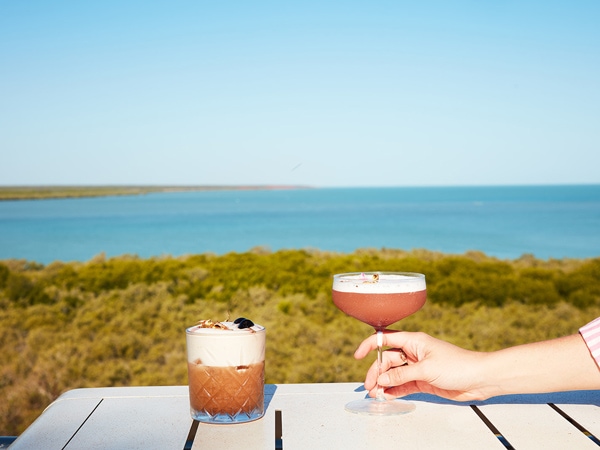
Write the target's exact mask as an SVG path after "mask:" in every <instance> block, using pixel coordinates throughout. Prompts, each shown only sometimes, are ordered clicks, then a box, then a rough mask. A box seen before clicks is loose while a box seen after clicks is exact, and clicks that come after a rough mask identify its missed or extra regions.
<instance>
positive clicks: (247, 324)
mask: <svg viewBox="0 0 600 450" xmlns="http://www.w3.org/2000/svg"><path fill="white" fill-rule="evenodd" d="M253 326H254V322H252V321H251V320H250V319H243V320H242V321H241V322H240V323H238V328H239V329H243V328H250V327H253Z"/></svg>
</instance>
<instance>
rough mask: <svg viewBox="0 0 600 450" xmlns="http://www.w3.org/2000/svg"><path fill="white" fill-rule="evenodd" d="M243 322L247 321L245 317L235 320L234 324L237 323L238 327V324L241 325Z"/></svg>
mask: <svg viewBox="0 0 600 450" xmlns="http://www.w3.org/2000/svg"><path fill="white" fill-rule="evenodd" d="M243 320H246V318H245V317H238V318H237V319H235V320H234V321H233V323H235V324H236V325H237V324H239V323H241V322H242V321H243Z"/></svg>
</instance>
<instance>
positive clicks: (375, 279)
mask: <svg viewBox="0 0 600 450" xmlns="http://www.w3.org/2000/svg"><path fill="white" fill-rule="evenodd" d="M360 276H361V278H362V279H363V280H364V281H363V283H377V282H378V281H379V274H378V273H374V274H373V275H371V278H370V279H369V278H367V277H366V276H365V274H364V273H361V274H360Z"/></svg>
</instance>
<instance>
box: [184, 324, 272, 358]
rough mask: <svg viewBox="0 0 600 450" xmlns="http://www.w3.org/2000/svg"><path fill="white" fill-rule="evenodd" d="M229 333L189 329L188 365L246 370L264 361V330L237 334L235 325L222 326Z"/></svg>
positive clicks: (196, 328)
mask: <svg viewBox="0 0 600 450" xmlns="http://www.w3.org/2000/svg"><path fill="white" fill-rule="evenodd" d="M222 323H223V324H224V325H227V326H228V327H229V328H232V329H228V330H220V329H217V328H200V327H198V326H194V327H190V328H188V329H187V330H186V342H187V357H188V361H189V362H197V361H198V360H200V361H201V362H202V364H203V365H205V366H216V367H229V366H247V365H250V364H256V363H259V362H262V361H264V360H265V335H266V332H265V328H264V327H263V326H260V325H254V326H253V327H252V328H251V329H250V328H247V329H242V330H238V329H236V328H234V327H236V325H234V324H233V323H232V322H222Z"/></svg>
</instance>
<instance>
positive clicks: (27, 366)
mask: <svg viewBox="0 0 600 450" xmlns="http://www.w3.org/2000/svg"><path fill="white" fill-rule="evenodd" d="M363 270H386V271H394V270H402V271H413V272H422V273H424V274H425V275H426V278H427V287H428V301H427V304H426V305H425V307H424V308H423V309H422V310H421V311H419V312H417V313H416V314H414V315H413V316H411V317H409V318H407V319H406V320H404V321H402V322H399V323H397V324H395V326H393V327H391V328H396V329H400V328H401V329H405V330H421V331H425V332H427V333H430V334H432V335H434V336H437V337H439V338H442V339H446V340H449V341H451V342H454V343H456V344H458V345H461V346H464V347H467V348H471V349H476V350H482V351H490V350H494V349H499V348H502V347H505V346H509V345H515V344H520V343H525V342H532V341H537V340H542V339H549V338H553V337H558V336H562V335H565V334H570V333H575V332H577V329H578V327H579V326H581V325H583V324H584V323H586V322H588V321H590V320H592V319H593V318H595V317H597V316H599V315H600V258H596V259H585V260H568V259H565V260H538V259H536V258H534V257H532V256H530V255H525V256H523V257H521V258H518V259H515V260H500V259H496V258H492V257H489V256H486V255H484V254H482V253H478V252H470V253H466V254H464V255H447V254H440V253H433V252H428V251H424V250H414V251H401V250H388V249H382V250H371V249H364V250H359V251H356V252H353V253H349V254H341V253H326V252H320V251H316V250H315V251H311V250H282V251H277V252H271V251H269V250H267V249H264V248H257V249H254V250H252V251H249V252H246V253H229V254H226V255H222V256H217V255H213V254H199V255H190V256H186V257H177V258H176V257H161V258H149V259H141V258H138V257H136V256H127V255H125V256H121V257H117V258H106V257H104V256H103V255H99V256H97V257H95V258H94V259H92V260H90V261H87V262H73V263H62V262H54V263H52V264H48V265H42V264H38V263H35V262H31V261H22V260H6V261H0V350H1V355H2V364H1V365H0V398H1V399H2V401H1V402H0V434H4V435H14V434H19V433H21V432H22V431H23V430H24V429H25V428H26V427H27V426H28V425H29V424H30V423H31V422H32V421H33V420H34V419H35V418H36V417H37V416H38V415H39V414H40V413H41V412H42V411H43V409H44V408H45V407H46V406H48V404H49V403H50V402H52V401H53V400H54V399H56V398H57V397H58V396H59V395H60V394H61V393H63V392H65V391H66V390H69V389H73V388H79V387H92V386H127V385H182V384H186V383H187V373H186V370H187V369H186V361H185V333H184V329H185V327H186V326H190V325H193V324H194V323H196V322H197V321H198V320H200V319H208V318H210V319H212V320H225V319H226V318H227V317H231V318H232V319H233V318H235V317H238V316H245V317H249V318H250V319H252V320H253V321H255V322H257V323H261V324H263V325H265V326H266V327H267V330H268V331H267V368H266V381H267V383H304V382H342V381H361V380H363V377H364V374H365V372H366V370H367V367H368V366H369V365H370V364H371V363H372V361H373V359H374V357H375V356H374V355H373V359H369V360H365V361H360V362H359V361H355V360H354V359H353V357H352V354H353V352H354V350H355V348H356V346H357V345H358V343H359V342H360V341H361V340H362V339H363V338H365V337H366V336H368V335H369V334H371V333H372V330H371V329H370V328H369V327H368V326H367V325H364V324H361V323H359V322H358V321H357V320H355V319H352V318H349V317H347V316H345V315H344V314H343V313H342V312H340V311H338V310H337V309H336V308H335V306H334V305H333V304H332V302H331V295H330V289H331V277H332V275H333V274H335V273H338V272H347V271H363Z"/></svg>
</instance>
